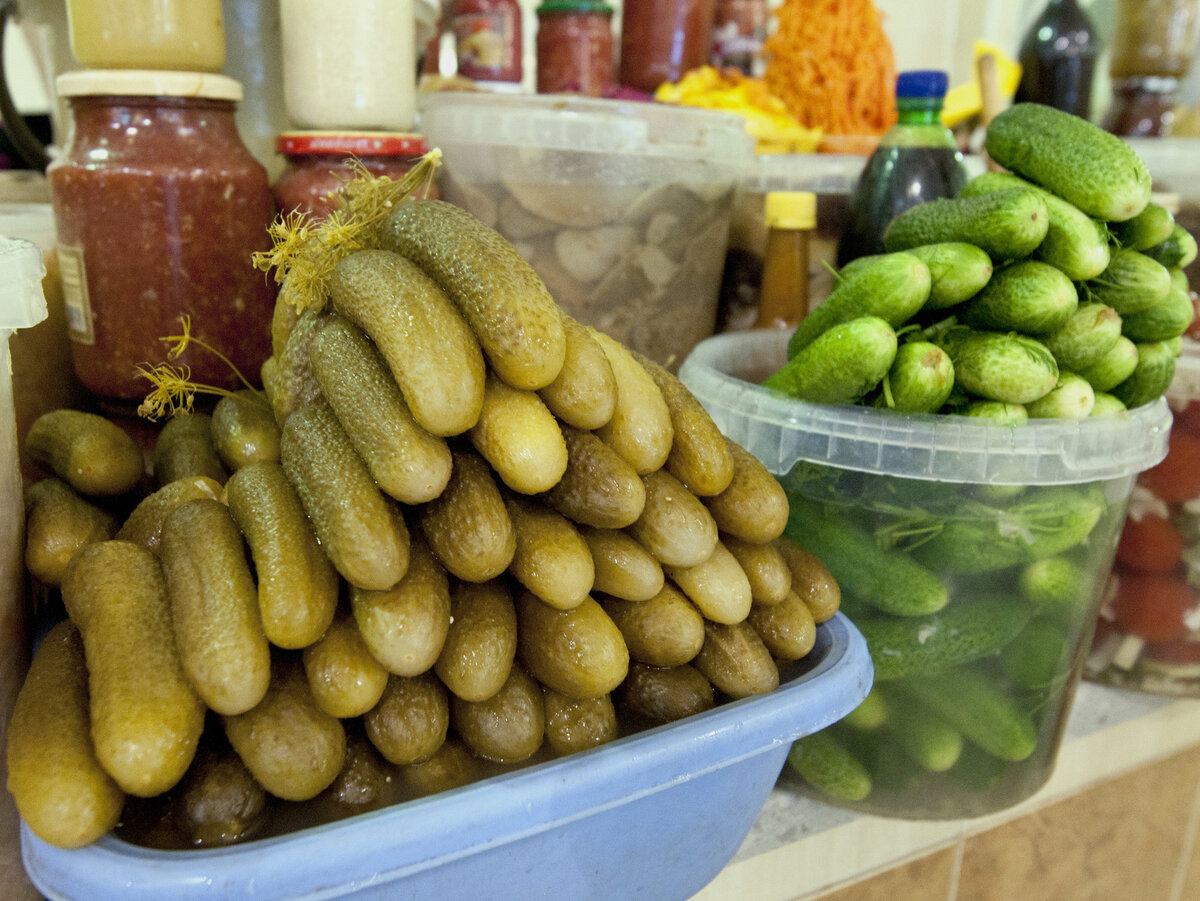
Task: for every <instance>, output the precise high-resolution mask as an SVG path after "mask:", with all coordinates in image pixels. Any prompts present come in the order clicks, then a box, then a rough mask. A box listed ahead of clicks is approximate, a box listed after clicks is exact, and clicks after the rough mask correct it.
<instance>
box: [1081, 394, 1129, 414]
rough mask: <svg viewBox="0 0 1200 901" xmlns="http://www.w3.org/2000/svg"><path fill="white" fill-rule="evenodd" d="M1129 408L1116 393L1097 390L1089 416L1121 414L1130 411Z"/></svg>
mask: <svg viewBox="0 0 1200 901" xmlns="http://www.w3.org/2000/svg"><path fill="white" fill-rule="evenodd" d="M1128 412H1129V408H1128V407H1127V406H1125V405H1124V404H1123V403H1121V401H1119V400H1118V399H1117V398H1116V397H1115V396H1114V395H1112V394H1109V393H1108V392H1106V391H1097V392H1096V402H1095V403H1094V404H1092V412H1091V413H1089V414H1088V415H1089V416H1120V415H1121V414H1123V413H1128Z"/></svg>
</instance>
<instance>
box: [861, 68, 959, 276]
mask: <svg viewBox="0 0 1200 901" xmlns="http://www.w3.org/2000/svg"><path fill="white" fill-rule="evenodd" d="M948 83H949V79H948V77H947V75H946V73H945V72H941V71H936V70H916V71H910V72H901V73H900V76H899V77H898V78H897V79H896V112H897V121H896V124H895V125H893V126H892V127H891V128H890V129H889V130H888V131H887V133H886V134H884V136H883V137H882V138H880V139H879V145H878V146H877V147H876V148H875V151H874V152H873V153H872V154H871V156H870V158H869V159H868V160H867V164H866V167H865V168H864V169H863V172H862V175H861V176H860V178H859V181H858V184H857V185H856V187H855V189H854V194H853V196H852V197H851V199H850V213H849V216H848V217H847V220H846V228H845V230H844V231H843V233H842V237H841V240H840V241H839V243H838V253H837V263H838V266H839V267H841V266H844V265H845V264H846V263H848V262H850V261H851V260H853V259H857V258H858V257H863V256H868V255H870V254H875V253H883V233H884V231H885V230H886V229H887V226H888V223H889V222H891V221H892V219H894V218H895V217H896V216H898V215H899V214H900V213H902V212H904V211H905V210H906V209H908V208H909V207H912V206H916V205H917V204H919V203H924V202H925V201H928V200H935V199H937V198H939V197H953V196H954V195H955V194H957V193H958V191H959V189H960V188H961V187H962V186H963V185H964V184H965V183H966V180H967V173H966V168H965V167H964V165H963V156H962V153H961V152H960V151H959V149H958V145H957V144H956V142H955V140H954V135H953V133H952V132H951V131H950V129H949V128H947V127H946V126H945V125H943V124H942V104H943V102H944V101H945V97H946V88H947V86H948Z"/></svg>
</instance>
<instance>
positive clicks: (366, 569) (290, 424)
mask: <svg viewBox="0 0 1200 901" xmlns="http://www.w3.org/2000/svg"><path fill="white" fill-rule="evenodd" d="M280 458H281V460H282V463H283V469H284V472H286V473H287V476H288V479H289V480H290V481H291V483H292V486H293V487H294V488H295V489H296V494H298V495H299V496H300V502H301V504H302V505H303V506H304V511H305V512H306V513H307V514H308V518H309V520H310V521H311V522H312V525H313V531H314V532H315V533H316V535H317V539H318V540H319V541H320V542H321V546H322V547H323V548H324V549H325V553H326V554H328V555H329V559H330V560H331V561H333V565H334V567H335V568H336V569H337V571H338V572H339V573H341V574H342V577H343V578H344V579H345V580H346V581H347V582H349V583H350V584H351V585H357V586H358V587H359V588H367V589H383V588H391V587H392V586H393V585H395V584H396V583H397V582H399V581H400V579H401V578H403V576H404V572H405V570H406V569H407V568H408V529H407V528H406V527H405V525H404V518H403V517H402V516H401V515H400V513H399V511H398V510H397V509H395V507H394V506H393V505H392V504H390V503H389V502H388V501H387V500H386V499H385V498H384V496H383V493H382V492H381V491H380V490H379V486H378V485H376V484H375V480H374V479H372V478H371V473H370V471H369V470H368V469H367V465H366V464H365V463H363V461H362V458H361V457H360V456H359V455H358V452H357V451H355V449H354V445H353V444H352V443H351V442H350V438H349V437H348V436H347V435H346V432H345V431H344V430H343V429H342V427H341V425H340V424H339V423H338V421H337V419H336V417H335V416H334V414H333V412H332V411H331V410H330V409H329V408H328V407H324V406H317V405H310V406H307V407H305V408H303V409H301V410H299V411H297V412H296V413H295V414H293V415H292V416H291V417H290V418H289V419H288V421H287V424H286V425H284V427H283V437H282V439H281V442H280Z"/></svg>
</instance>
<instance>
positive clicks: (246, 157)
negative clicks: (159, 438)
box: [47, 70, 275, 402]
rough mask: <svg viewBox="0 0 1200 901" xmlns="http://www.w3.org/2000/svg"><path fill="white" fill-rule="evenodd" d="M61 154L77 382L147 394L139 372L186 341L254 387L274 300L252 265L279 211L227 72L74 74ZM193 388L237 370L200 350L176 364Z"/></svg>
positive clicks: (56, 185)
mask: <svg viewBox="0 0 1200 901" xmlns="http://www.w3.org/2000/svg"><path fill="white" fill-rule="evenodd" d="M57 84H58V93H59V95H60V96H62V97H64V98H66V100H67V101H68V103H69V106H70V113H71V123H70V130H69V134H68V139H67V142H66V148H65V150H64V152H63V154H62V155H61V156H60V157H59V158H58V159H56V160H55V161H54V162H53V163H52V164H51V166H50V167H49V169H48V170H47V176H48V180H49V185H50V196H51V204H52V206H53V209H54V221H55V228H56V231H57V242H58V259H59V265H60V267H61V270H62V283H63V295H64V301H65V305H66V310H67V325H68V335H69V337H70V338H71V341H72V345H71V350H72V360H73V363H74V367H75V372H76V374H77V375H78V377H79V379H80V381H81V382H82V383H83V385H84V386H85V387H86V388H87V389H88V390H90V391H92V392H94V393H95V394H97V395H100V396H101V397H104V398H110V399H118V400H122V401H134V402H136V401H139V400H141V399H142V398H144V397H145V396H146V394H148V393H149V392H150V390H151V385H150V383H149V382H147V381H146V380H145V379H143V378H140V377H138V376H137V375H136V367H137V366H138V364H143V363H145V364H149V365H151V366H153V365H155V364H157V363H160V362H163V361H164V360H165V359H166V353H167V350H168V346H167V344H166V343H164V342H163V341H162V340H161V339H162V338H163V337H164V336H167V335H179V334H181V324H180V318H181V317H183V316H187V317H190V320H191V334H192V335H193V336H194V337H196V338H199V339H202V340H203V341H204V342H206V343H208V344H209V345H211V346H212V347H214V348H216V349H217V350H219V351H220V352H221V353H222V354H224V355H225V356H226V357H227V358H228V360H229V362H230V363H232V364H233V365H234V366H236V367H237V369H238V370H240V371H241V372H242V373H243V374H244V375H245V376H246V377H247V378H248V379H250V380H252V381H256V380H257V377H258V372H259V367H260V366H261V365H262V362H263V360H264V359H266V357H267V356H268V355H269V354H270V351H271V341H270V322H271V312H272V306H273V302H274V297H275V289H274V286H273V283H272V282H271V280H270V279H269V278H268V277H267V276H266V275H265V274H264V273H262V272H260V271H258V270H257V269H255V268H254V266H253V264H252V262H251V257H252V255H253V254H254V253H255V252H256V251H264V250H269V249H270V247H271V240H270V237H269V235H268V233H267V229H268V227H269V226H270V224H271V220H272V218H273V217H274V214H275V208H274V203H273V201H272V198H271V189H270V184H269V182H268V177H267V172H266V170H265V169H264V168H263V166H262V165H261V164H260V163H259V162H258V161H257V160H256V159H255V158H254V156H253V155H252V154H251V153H250V151H249V150H247V149H246V146H245V144H243V143H242V140H241V137H240V136H239V134H238V131H237V126H236V125H235V123H234V112H235V107H236V104H237V102H238V101H239V100H240V99H241V96H242V89H241V85H240V84H239V83H238V82H237V81H234V80H233V79H231V78H227V77H225V76H223V75H213V74H205V73H197V72H165V71H151V70H105V71H99V70H93V71H76V72H68V73H65V74H64V75H62V76H60V77H59V79H58V82H57ZM173 362H174V363H175V364H177V365H180V366H187V367H190V369H191V379H192V380H193V381H194V382H197V383H201V384H206V385H215V386H220V387H235V386H236V385H238V384H239V383H238V381H237V379H236V377H235V375H234V373H233V372H232V371H231V370H230V368H229V365H228V363H226V362H223V361H222V360H220V359H219V358H218V357H217V356H216V355H214V354H212V353H209V352H207V351H205V350H204V349H203V348H200V347H198V346H196V345H195V344H193V345H192V346H190V347H187V348H185V349H184V350H183V352H182V353H181V354H180V356H179V357H178V358H177V359H175V360H174V361H173Z"/></svg>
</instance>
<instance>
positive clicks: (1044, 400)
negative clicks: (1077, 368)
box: [1025, 369, 1096, 419]
mask: <svg viewBox="0 0 1200 901" xmlns="http://www.w3.org/2000/svg"><path fill="white" fill-rule="evenodd" d="M1095 405H1096V392H1095V391H1093V390H1092V385H1091V383H1090V382H1089V381H1088V380H1087V379H1085V378H1084V377H1083V376H1081V375H1077V374H1076V373H1074V372H1067V371H1066V370H1065V369H1064V370H1060V371H1059V373H1058V384H1056V385H1055V386H1054V387H1053V388H1051V389H1050V393H1049V394H1047V395H1046V396H1045V397H1039V398H1038V399H1037V400H1035V401H1030V402H1029V403H1028V404H1026V405H1025V411H1026V412H1027V413H1028V414H1029V418H1030V419H1086V418H1087V417H1088V416H1090V415H1091V414H1092V407H1094V406H1095Z"/></svg>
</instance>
